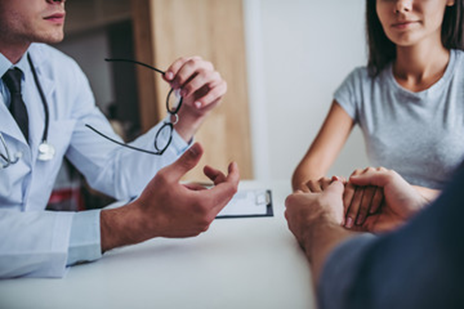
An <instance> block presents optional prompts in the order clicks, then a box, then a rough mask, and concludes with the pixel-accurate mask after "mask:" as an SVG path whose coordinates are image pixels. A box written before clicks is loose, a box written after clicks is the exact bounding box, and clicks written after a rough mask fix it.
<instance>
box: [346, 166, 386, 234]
mask: <svg viewBox="0 0 464 309" xmlns="http://www.w3.org/2000/svg"><path fill="white" fill-rule="evenodd" d="M372 171H386V169H385V168H383V167H378V168H373V167H367V168H365V169H356V170H355V171H354V172H353V173H352V174H351V176H355V175H362V174H366V173H368V172H372ZM351 176H350V177H351ZM382 201H383V190H382V189H381V188H378V187H376V186H371V185H368V186H356V185H354V184H353V183H352V182H350V181H348V182H347V183H346V186H345V193H344V194H343V204H344V206H345V223H344V226H345V227H346V228H353V227H354V226H355V225H357V226H361V225H363V224H364V222H365V220H366V218H367V217H368V216H369V215H371V214H374V213H376V212H377V211H378V209H379V207H380V205H381V203H382Z"/></svg>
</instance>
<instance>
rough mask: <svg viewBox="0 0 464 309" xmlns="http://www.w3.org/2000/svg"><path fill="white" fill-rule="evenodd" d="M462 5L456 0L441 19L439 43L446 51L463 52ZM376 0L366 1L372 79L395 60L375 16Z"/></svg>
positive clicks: (368, 65) (369, 67)
mask: <svg viewBox="0 0 464 309" xmlns="http://www.w3.org/2000/svg"><path fill="white" fill-rule="evenodd" d="M463 3H464V0H456V2H455V4H454V5H453V6H447V7H446V10H445V15H444V17H443V25H442V29H441V41H442V44H443V46H444V47H445V48H447V49H461V50H464V36H463V24H464V20H463ZM376 7H377V0H366V32H367V45H368V47H369V60H368V63H367V68H368V71H369V74H370V75H371V76H372V77H375V76H377V75H379V73H380V72H381V71H382V70H383V69H384V68H385V66H386V65H387V64H389V63H390V62H391V61H392V60H394V59H395V58H396V46H395V44H394V43H393V42H392V41H390V39H389V38H388V37H387V35H386V34H385V32H384V31H383V28H382V24H381V23H380V20H379V17H378V16H377V11H376Z"/></svg>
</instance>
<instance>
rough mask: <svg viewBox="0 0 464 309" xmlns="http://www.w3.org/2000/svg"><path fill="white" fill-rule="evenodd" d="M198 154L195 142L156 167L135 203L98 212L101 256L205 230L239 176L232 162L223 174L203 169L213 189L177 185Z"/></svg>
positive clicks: (232, 189)
mask: <svg viewBox="0 0 464 309" xmlns="http://www.w3.org/2000/svg"><path fill="white" fill-rule="evenodd" d="M202 154H203V149H202V147H201V145H200V144H198V143H195V144H194V145H193V146H192V147H191V148H190V149H188V150H187V151H186V152H185V153H184V154H183V155H182V156H181V157H180V158H179V159H178V160H177V161H176V162H174V163H173V164H171V165H169V166H167V167H165V168H163V169H161V170H160V171H159V172H158V173H157V174H156V176H155V177H154V178H153V179H152V180H151V181H150V183H149V184H148V185H147V187H146V188H145V189H144V191H143V192H142V194H141V196H140V197H139V198H138V199H137V200H135V201H134V202H132V203H130V204H128V205H126V206H124V207H120V208H116V209H108V210H103V211H102V212H101V218H100V220H101V245H102V252H105V251H106V250H109V249H112V248H115V247H120V246H124V245H129V244H135V243H139V242H142V241H145V240H148V239H151V238H154V237H176V238H177V237H179V238H180V237H191V236H197V235H199V234H200V233H202V232H205V231H206V230H207V229H208V227H209V225H210V224H211V222H212V221H213V220H214V219H215V217H216V215H217V214H218V213H219V212H220V211H221V210H222V209H223V208H224V206H226V205H227V203H228V202H229V201H230V200H231V198H232V197H233V196H234V194H235V193H236V192H237V187H238V183H239V180H240V176H239V170H238V167H237V164H236V163H231V164H230V165H229V171H228V175H224V174H223V173H222V172H220V171H218V170H216V169H214V168H212V167H208V166H206V167H205V169H204V172H205V175H206V176H207V177H208V178H210V179H211V180H212V181H213V182H214V185H215V186H214V187H213V188H211V189H206V188H203V187H200V186H196V185H184V184H181V183H179V181H180V179H181V178H182V176H184V175H185V174H186V173H187V172H188V171H189V170H191V169H192V168H194V167H195V166H196V165H197V164H198V162H199V160H200V158H201V156H202Z"/></svg>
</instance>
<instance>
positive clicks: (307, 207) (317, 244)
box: [285, 180, 357, 286]
mask: <svg viewBox="0 0 464 309" xmlns="http://www.w3.org/2000/svg"><path fill="white" fill-rule="evenodd" d="M343 191H344V185H343V183H342V182H341V181H338V180H335V181H333V182H332V184H331V185H330V186H329V187H327V188H326V190H325V191H323V192H321V193H313V192H309V193H302V192H301V191H299V192H298V191H297V192H296V193H294V194H292V195H290V196H289V197H287V199H286V201H285V205H286V207H287V208H286V211H285V217H286V218H287V221H288V226H289V228H290V230H291V231H292V233H293V234H294V235H295V237H296V238H297V240H298V242H299V243H300V246H301V247H302V248H303V250H304V251H305V254H306V257H307V258H308V260H309V261H310V263H311V271H312V278H313V282H314V285H315V286H316V285H317V283H318V281H319V277H320V274H321V271H322V268H323V266H324V263H325V261H326V259H327V256H328V255H329V254H330V252H332V250H333V249H334V248H335V247H336V246H338V245H339V244H340V243H342V242H343V241H345V240H347V239H348V238H350V237H353V236H354V235H356V234H357V233H356V232H352V231H349V230H345V229H344V228H342V227H341V223H342V220H343V201H342V195H343Z"/></svg>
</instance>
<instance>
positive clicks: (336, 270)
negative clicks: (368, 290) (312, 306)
mask: <svg viewBox="0 0 464 309" xmlns="http://www.w3.org/2000/svg"><path fill="white" fill-rule="evenodd" d="M376 240H377V237H376V236H374V235H373V234H368V233H366V234H363V235H360V236H358V237H355V238H352V239H350V240H348V241H346V242H344V243H342V244H341V245H339V246H338V247H337V248H336V249H335V250H334V251H333V252H332V253H331V254H330V255H329V258H328V259H327V262H326V263H325V265H324V269H323V272H322V275H321V278H320V281H319V286H318V289H317V294H318V295H317V296H318V297H317V299H318V302H319V306H318V307H319V308H320V309H343V308H350V307H349V304H350V301H349V297H350V295H351V291H352V289H353V287H355V286H356V280H357V279H358V272H359V270H360V268H361V266H362V265H363V263H364V260H365V259H364V256H365V253H366V250H368V249H369V248H370V247H371V246H372V245H373V244H374V243H375V241H376Z"/></svg>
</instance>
